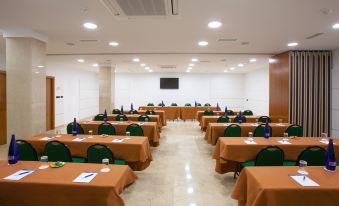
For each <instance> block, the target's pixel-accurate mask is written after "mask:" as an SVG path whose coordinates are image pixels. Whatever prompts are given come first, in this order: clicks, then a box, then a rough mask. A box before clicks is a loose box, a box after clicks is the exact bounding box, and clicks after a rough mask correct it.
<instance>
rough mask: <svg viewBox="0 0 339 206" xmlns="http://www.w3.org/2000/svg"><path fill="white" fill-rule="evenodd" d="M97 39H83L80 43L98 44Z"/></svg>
mask: <svg viewBox="0 0 339 206" xmlns="http://www.w3.org/2000/svg"><path fill="white" fill-rule="evenodd" d="M97 41H98V40H96V39H81V40H80V42H97Z"/></svg>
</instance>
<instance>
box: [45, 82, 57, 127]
mask: <svg viewBox="0 0 339 206" xmlns="http://www.w3.org/2000/svg"><path fill="white" fill-rule="evenodd" d="M54 96H55V95H54V77H49V76H48V77H46V130H52V129H54V128H55V123H54V119H55V115H54V113H55V112H54Z"/></svg>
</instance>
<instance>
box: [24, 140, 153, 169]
mask: <svg viewBox="0 0 339 206" xmlns="http://www.w3.org/2000/svg"><path fill="white" fill-rule="evenodd" d="M79 138H84V139H83V140H79ZM25 140H26V141H28V142H29V143H30V144H31V145H32V146H33V147H34V149H35V150H36V151H37V153H38V154H39V155H42V154H44V153H45V145H46V144H47V143H48V142H50V141H54V140H57V141H60V142H63V143H65V144H66V145H67V147H68V148H69V150H70V152H71V155H72V156H78V157H84V158H86V157H87V149H88V148H89V147H90V146H92V145H94V144H103V145H106V146H107V147H109V148H110V149H111V150H112V152H113V155H114V158H115V159H122V160H125V161H126V162H127V163H128V165H129V166H130V167H131V168H132V169H133V170H135V171H141V170H144V169H146V168H147V167H148V166H149V165H150V162H151V161H152V155H151V150H150V145H149V142H148V138H147V137H139V136H138V137H136V136H128V137H126V136H102V135H92V136H90V135H77V136H75V137H74V136H72V135H67V134H61V135H56V134H40V135H36V136H33V137H28V138H26V139H25Z"/></svg>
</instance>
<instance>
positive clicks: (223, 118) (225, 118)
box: [217, 116, 230, 123]
mask: <svg viewBox="0 0 339 206" xmlns="http://www.w3.org/2000/svg"><path fill="white" fill-rule="evenodd" d="M217 122H218V123H221V122H230V118H228V117H226V116H220V117H219V118H218V119H217Z"/></svg>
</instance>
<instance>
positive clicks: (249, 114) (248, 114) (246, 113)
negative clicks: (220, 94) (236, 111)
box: [242, 110, 253, 116]
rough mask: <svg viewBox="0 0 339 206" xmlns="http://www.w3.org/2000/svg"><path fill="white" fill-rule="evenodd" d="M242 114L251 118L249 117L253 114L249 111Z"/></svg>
mask: <svg viewBox="0 0 339 206" xmlns="http://www.w3.org/2000/svg"><path fill="white" fill-rule="evenodd" d="M242 114H243V115H247V116H251V115H253V112H252V111H251V110H245V111H244V112H243V113H242Z"/></svg>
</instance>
